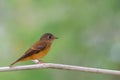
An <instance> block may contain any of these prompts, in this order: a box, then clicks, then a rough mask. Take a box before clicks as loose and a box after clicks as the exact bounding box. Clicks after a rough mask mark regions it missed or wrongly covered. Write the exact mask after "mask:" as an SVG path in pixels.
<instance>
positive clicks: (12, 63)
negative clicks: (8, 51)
mask: <svg viewBox="0 0 120 80" xmlns="http://www.w3.org/2000/svg"><path fill="white" fill-rule="evenodd" d="M17 62H18V60H16V61H15V62H13V63H12V64H10V65H9V67H12V66H13V65H14V64H15V63H17Z"/></svg>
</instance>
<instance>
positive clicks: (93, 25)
mask: <svg viewBox="0 0 120 80" xmlns="http://www.w3.org/2000/svg"><path fill="white" fill-rule="evenodd" d="M119 3H120V0H0V66H1V67H3V66H8V65H9V64H11V63H12V62H13V61H15V60H16V59H17V58H19V57H20V56H21V55H22V54H23V53H24V52H25V51H26V50H27V49H28V48H29V47H30V46H31V45H32V44H33V43H34V42H36V41H37V40H38V39H39V38H40V36H41V35H42V34H44V33H46V32H50V33H53V34H54V35H55V36H57V37H59V39H58V40H55V41H54V43H53V45H52V48H51V50H50V52H49V54H48V55H47V56H45V57H44V58H43V60H44V62H51V63H61V64H69V65H78V66H87V67H95V68H105V69H115V70H120V4H119ZM29 64H33V62H31V61H26V62H19V63H17V64H16V65H29ZM0 79H2V80H120V77H118V76H113V75H104V74H95V73H87V72H76V71H65V70H53V69H37V70H26V71H12V72H4V73H3V72H1V73H0Z"/></svg>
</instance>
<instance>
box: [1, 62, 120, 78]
mask: <svg viewBox="0 0 120 80" xmlns="http://www.w3.org/2000/svg"><path fill="white" fill-rule="evenodd" d="M45 68H52V69H63V70H70V71H82V72H92V73H99V74H111V75H119V76H120V71H117V70H108V69H99V68H89V67H82V66H72V65H64V64H54V63H43V64H34V65H24V66H13V67H0V72H7V71H18V70H31V69H45Z"/></svg>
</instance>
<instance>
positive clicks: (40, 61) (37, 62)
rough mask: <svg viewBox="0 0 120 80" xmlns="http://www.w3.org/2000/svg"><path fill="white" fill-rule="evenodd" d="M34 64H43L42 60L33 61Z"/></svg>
mask: <svg viewBox="0 0 120 80" xmlns="http://www.w3.org/2000/svg"><path fill="white" fill-rule="evenodd" d="M32 61H33V62H34V63H36V64H42V63H44V62H43V61H42V60H38V59H34V60H32Z"/></svg>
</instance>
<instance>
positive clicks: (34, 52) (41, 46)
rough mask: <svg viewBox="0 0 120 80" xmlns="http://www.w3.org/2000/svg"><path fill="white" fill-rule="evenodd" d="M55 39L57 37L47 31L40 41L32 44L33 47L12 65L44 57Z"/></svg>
mask: <svg viewBox="0 0 120 80" xmlns="http://www.w3.org/2000/svg"><path fill="white" fill-rule="evenodd" d="M54 39H56V37H55V36H53V35H52V34H51V33H45V34H44V35H43V36H42V37H41V38H40V40H39V41H37V42H36V43H35V44H34V45H32V47H31V48H29V49H28V50H27V51H26V52H25V54H24V55H23V56H21V57H20V58H19V59H18V60H16V61H15V62H14V63H12V64H11V65H10V66H12V65H14V64H15V63H17V62H19V61H26V60H39V59H40V58H42V57H44V56H45V55H46V54H47V53H48V51H49V49H50V46H51V44H52V42H53V40H54Z"/></svg>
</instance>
